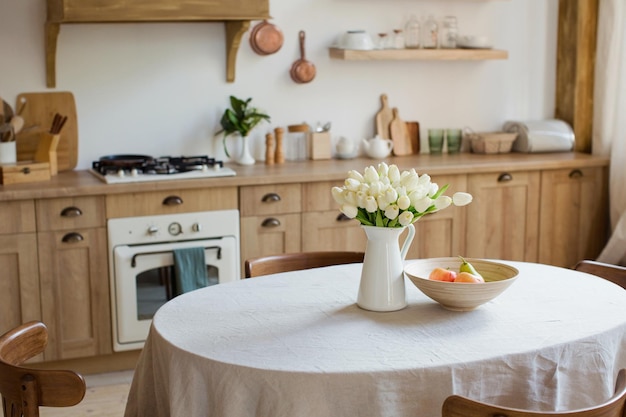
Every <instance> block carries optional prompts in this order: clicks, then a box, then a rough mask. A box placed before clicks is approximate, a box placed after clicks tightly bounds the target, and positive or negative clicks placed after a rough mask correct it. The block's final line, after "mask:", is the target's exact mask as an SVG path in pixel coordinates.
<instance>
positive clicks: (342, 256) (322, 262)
mask: <svg viewBox="0 0 626 417" xmlns="http://www.w3.org/2000/svg"><path fill="white" fill-rule="evenodd" d="M364 256H365V254H364V253H363V252H337V251H335V252H330V251H329V252H299V253H285V254H281V255H273V256H264V257H260V258H254V259H248V260H246V262H245V276H246V278H252V277H258V276H261V275H268V274H276V273H279V272H287V271H298V270H302V269H311V268H319V267H322V266H331V265H342V264H351V263H359V262H363V257H364Z"/></svg>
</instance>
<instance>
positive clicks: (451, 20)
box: [441, 16, 458, 49]
mask: <svg viewBox="0 0 626 417" xmlns="http://www.w3.org/2000/svg"><path fill="white" fill-rule="evenodd" d="M457 38H458V29H457V24H456V17H454V16H446V17H445V18H444V20H443V28H442V31H441V47H442V48H446V49H454V48H456V46H457Z"/></svg>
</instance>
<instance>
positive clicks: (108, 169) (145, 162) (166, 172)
mask: <svg viewBox="0 0 626 417" xmlns="http://www.w3.org/2000/svg"><path fill="white" fill-rule="evenodd" d="M91 166H92V169H91V173H92V174H94V175H95V176H96V177H98V178H100V179H101V180H102V181H104V182H106V183H107V184H122V183H130V182H146V181H166V180H182V179H193V178H211V177H230V176H234V175H236V173H235V171H234V170H232V169H231V168H228V167H225V166H224V163H223V162H222V161H216V160H215V158H209V157H208V156H180V157H172V156H162V157H159V158H154V157H151V156H146V155H109V156H103V157H102V158H100V159H99V160H98V161H94V162H92V164H91Z"/></svg>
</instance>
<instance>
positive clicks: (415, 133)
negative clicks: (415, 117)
mask: <svg viewBox="0 0 626 417" xmlns="http://www.w3.org/2000/svg"><path fill="white" fill-rule="evenodd" d="M406 127H407V129H408V130H409V140H410V142H411V150H412V151H413V153H420V124H419V123H418V122H406Z"/></svg>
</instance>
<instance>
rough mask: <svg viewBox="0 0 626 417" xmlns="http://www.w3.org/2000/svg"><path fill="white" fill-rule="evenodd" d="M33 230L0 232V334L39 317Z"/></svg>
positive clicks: (35, 247) (35, 250) (35, 241)
mask: <svg viewBox="0 0 626 417" xmlns="http://www.w3.org/2000/svg"><path fill="white" fill-rule="evenodd" d="M37 265H38V262H37V236H36V235H35V233H21V234H15V235H0V271H2V279H0V334H2V333H4V332H6V331H7V330H10V329H12V328H14V327H17V326H19V325H20V324H22V323H25V322H27V321H30V320H41V307H40V304H39V298H40V296H39V275H38V274H39V271H38V269H37Z"/></svg>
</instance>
